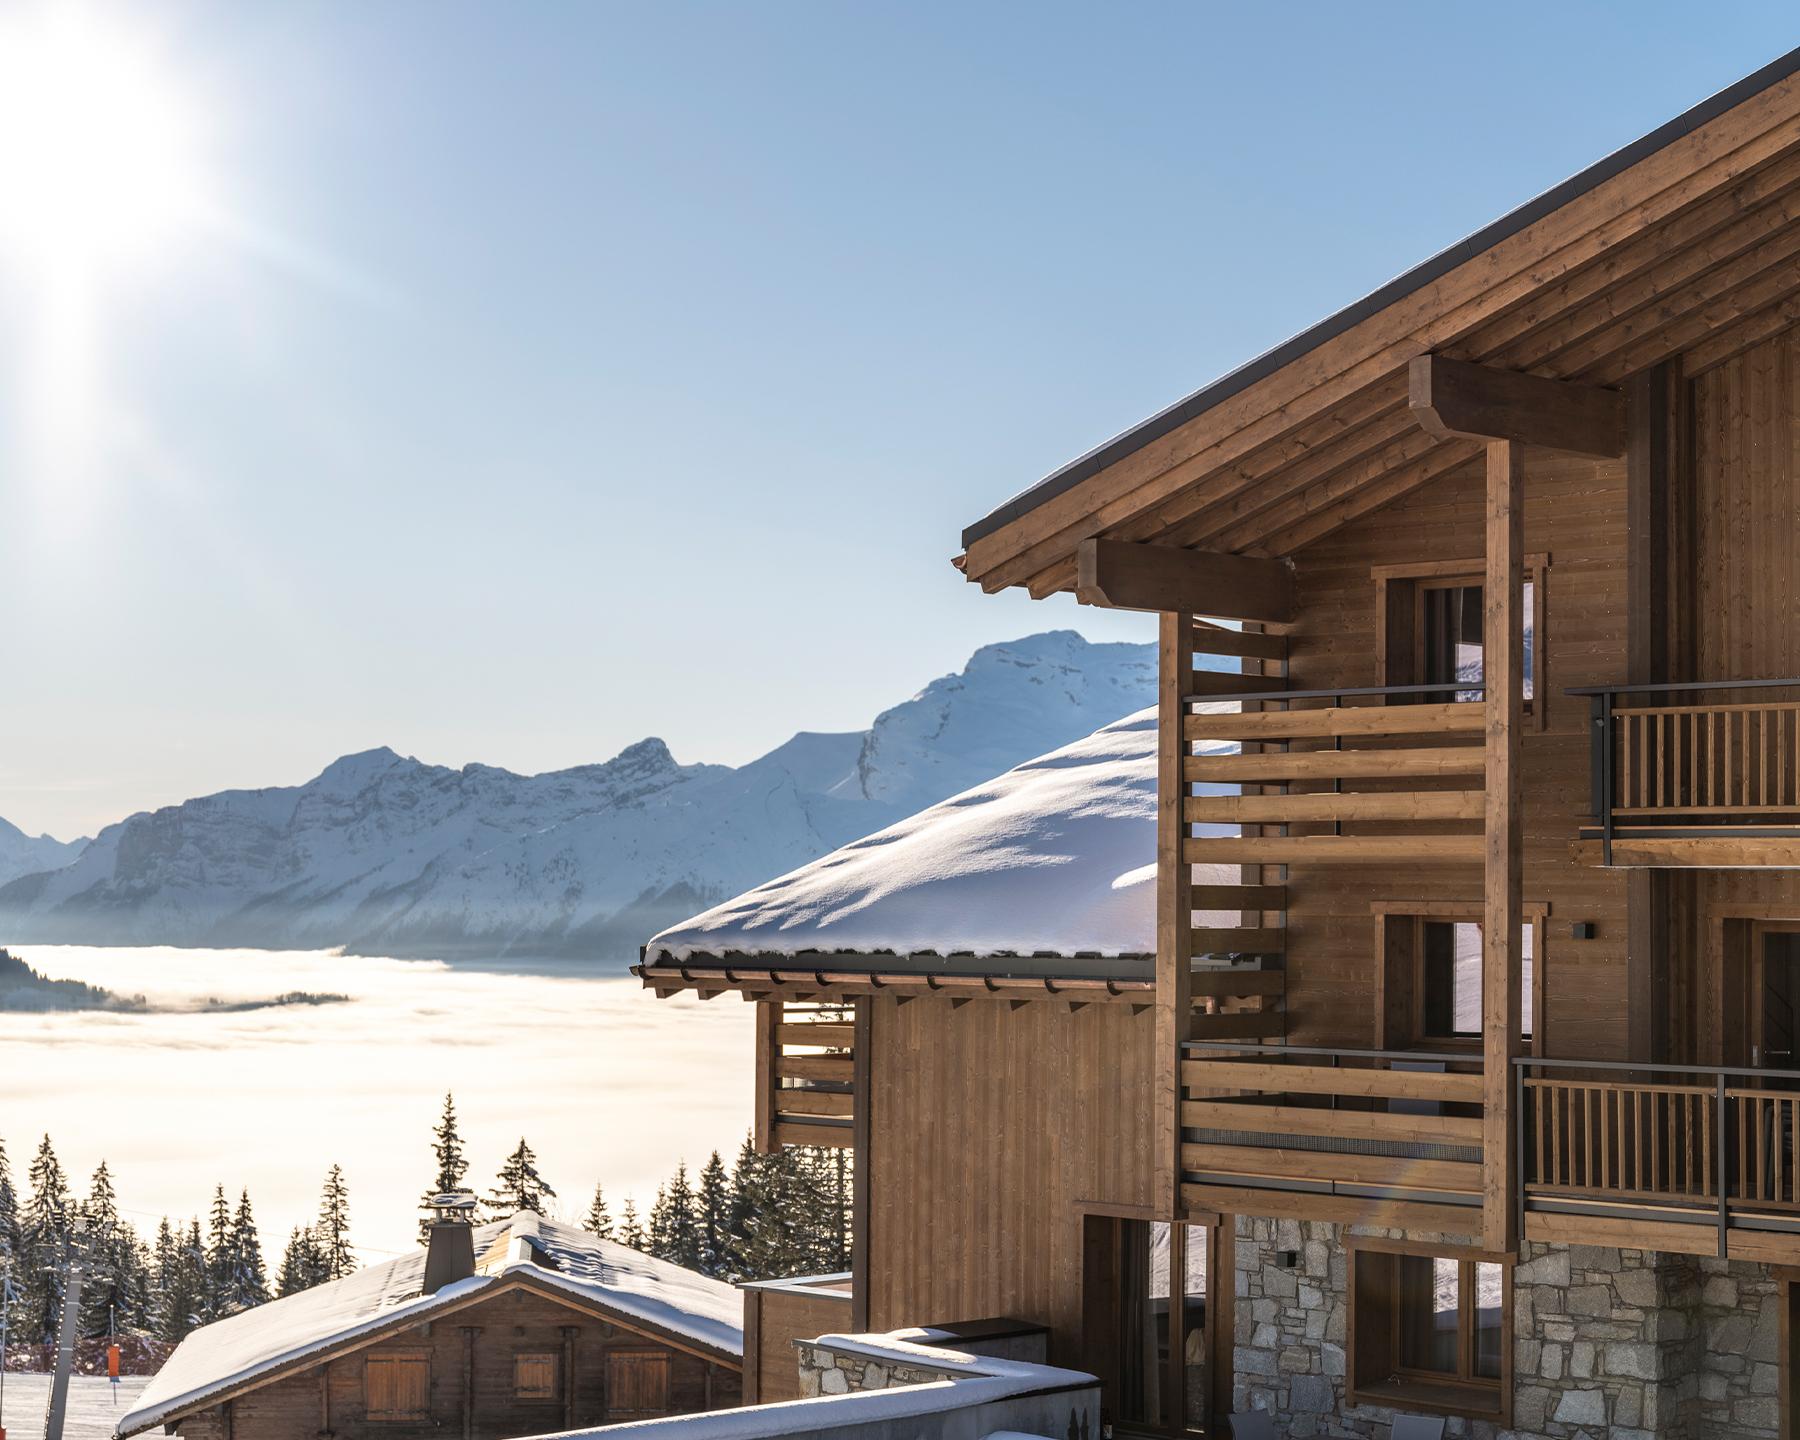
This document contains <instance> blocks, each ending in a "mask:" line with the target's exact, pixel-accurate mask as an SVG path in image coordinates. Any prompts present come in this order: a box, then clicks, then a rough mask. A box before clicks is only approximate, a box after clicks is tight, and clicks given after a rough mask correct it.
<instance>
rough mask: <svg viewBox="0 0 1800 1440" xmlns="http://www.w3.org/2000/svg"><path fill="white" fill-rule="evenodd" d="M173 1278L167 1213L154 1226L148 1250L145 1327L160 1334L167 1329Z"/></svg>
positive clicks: (171, 1236) (172, 1229) (172, 1240)
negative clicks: (151, 1241) (147, 1310)
mask: <svg viewBox="0 0 1800 1440" xmlns="http://www.w3.org/2000/svg"><path fill="white" fill-rule="evenodd" d="M174 1278H175V1227H174V1226H173V1225H171V1224H169V1217H168V1216H167V1215H165V1216H163V1217H162V1223H160V1224H159V1225H158V1226H157V1227H156V1243H155V1244H154V1245H153V1246H152V1247H151V1250H150V1304H149V1314H148V1317H147V1325H146V1328H147V1329H148V1330H149V1331H150V1333H151V1334H152V1335H157V1336H161V1335H163V1334H165V1333H166V1332H167V1331H168V1329H169V1291H170V1286H171V1283H172V1281H173V1280H174Z"/></svg>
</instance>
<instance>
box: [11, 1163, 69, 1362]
mask: <svg viewBox="0 0 1800 1440" xmlns="http://www.w3.org/2000/svg"><path fill="white" fill-rule="evenodd" d="M29 1178H30V1181H31V1199H30V1200H29V1201H28V1202H27V1203H26V1206H25V1213H24V1215H23V1216H22V1217H21V1219H20V1227H19V1228H20V1231H21V1239H22V1242H23V1243H22V1245H21V1250H22V1252H23V1257H24V1263H23V1268H24V1274H23V1275H22V1276H21V1277H20V1280H19V1291H20V1295H21V1297H22V1303H21V1306H20V1309H21V1312H22V1315H21V1318H22V1324H21V1326H20V1330H21V1332H22V1333H21V1335H20V1337H19V1338H20V1339H22V1340H24V1341H25V1342H26V1343H28V1344H33V1345H49V1344H53V1343H55V1339H56V1325H57V1318H58V1316H59V1315H60V1314H61V1311H62V1290H63V1265H64V1262H65V1259H66V1251H67V1247H68V1239H69V1205H70V1201H69V1183H68V1180H67V1178H66V1177H65V1176H64V1174H63V1168H62V1164H61V1163H60V1162H59V1161H58V1160H57V1158H56V1151H55V1150H54V1149H53V1148H51V1145H50V1137H49V1136H48V1135H46V1136H45V1137H44V1139H43V1143H42V1144H40V1145H39V1146H38V1152H37V1155H36V1156H35V1157H34V1158H33V1160H32V1162H31V1170H30V1175H29Z"/></svg>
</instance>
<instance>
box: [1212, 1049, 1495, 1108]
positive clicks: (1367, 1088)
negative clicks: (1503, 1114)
mask: <svg viewBox="0 0 1800 1440" xmlns="http://www.w3.org/2000/svg"><path fill="white" fill-rule="evenodd" d="M1181 1078H1182V1083H1183V1084H1185V1085H1186V1086H1187V1087H1188V1088H1189V1089H1190V1090H1195V1089H1202V1088H1204V1089H1207V1090H1261V1091H1266V1092H1270V1093H1283V1094H1294V1095H1356V1096H1362V1097H1365V1098H1373V1097H1381V1098H1386V1099H1390V1100H1443V1101H1446V1102H1455V1103H1457V1104H1470V1105H1478V1104H1480V1103H1481V1098H1482V1084H1481V1076H1479V1075H1465V1074H1456V1073H1454V1072H1445V1073H1438V1072H1434V1071H1428V1070H1367V1069H1355V1070H1351V1069H1345V1068H1344V1067H1342V1066H1334V1065H1282V1064H1277V1063H1275V1062H1272V1061H1259V1060H1189V1061H1187V1062H1186V1063H1184V1064H1183V1065H1182V1067H1181Z"/></svg>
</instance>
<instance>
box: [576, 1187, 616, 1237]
mask: <svg viewBox="0 0 1800 1440" xmlns="http://www.w3.org/2000/svg"><path fill="white" fill-rule="evenodd" d="M581 1223H582V1224H583V1225H585V1226H587V1228H588V1229H589V1230H591V1231H592V1232H593V1233H594V1234H596V1235H598V1236H599V1237H600V1238H601V1239H602V1240H610V1239H612V1238H613V1220H612V1216H611V1215H610V1214H608V1213H607V1209H606V1196H605V1195H604V1194H602V1193H601V1189H600V1186H598V1185H596V1186H594V1203H593V1204H591V1205H589V1206H588V1212H587V1218H586V1219H584V1220H583V1221H582V1222H581Z"/></svg>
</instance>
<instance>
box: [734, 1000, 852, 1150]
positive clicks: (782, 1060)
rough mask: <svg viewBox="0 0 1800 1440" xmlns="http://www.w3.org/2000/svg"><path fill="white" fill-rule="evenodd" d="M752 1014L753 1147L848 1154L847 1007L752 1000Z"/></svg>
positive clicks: (849, 1058)
mask: <svg viewBox="0 0 1800 1440" xmlns="http://www.w3.org/2000/svg"><path fill="white" fill-rule="evenodd" d="M756 1008H757V1018H756V1122H755V1144H756V1148H757V1149H758V1150H760V1151H762V1152H764V1153H765V1154H767V1153H770V1152H772V1151H775V1150H778V1149H780V1148H781V1147H782V1146H783V1145H828V1146H838V1147H849V1146H850V1145H851V1144H852V1143H853V1141H854V1139H855V1131H854V1120H855V1114H856V1054H855V1048H856V1047H855V1031H856V1026H855V1023H854V1021H853V1020H852V1018H851V1011H850V1009H849V1007H848V1006H844V1005H836V1004H829V1003H827V1004H819V1003H799V1002H794V1001H781V1000H759V1001H758V1002H757V1007H756Z"/></svg>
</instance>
